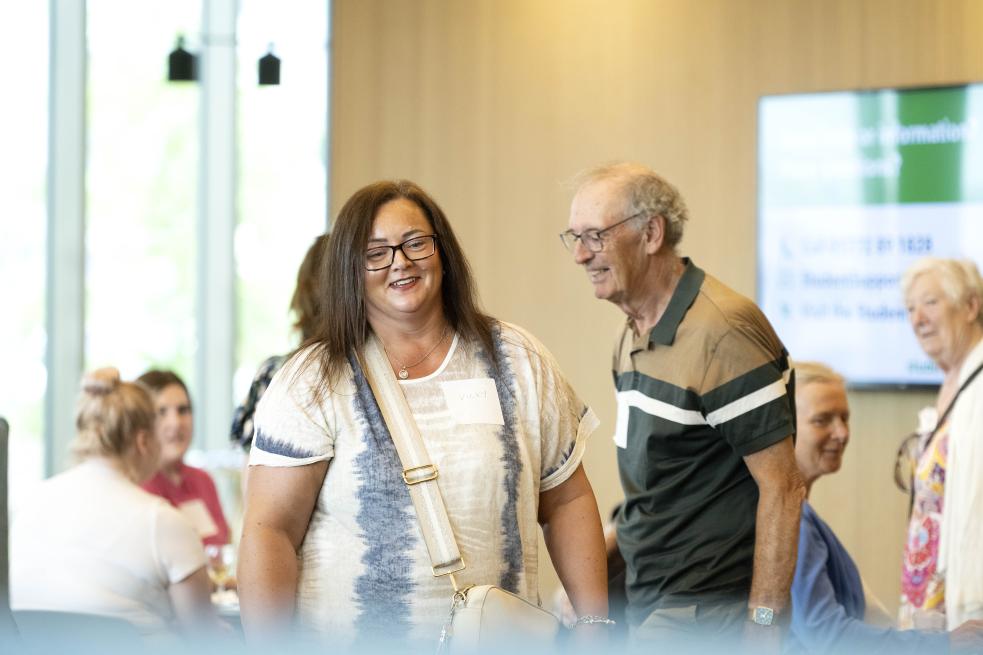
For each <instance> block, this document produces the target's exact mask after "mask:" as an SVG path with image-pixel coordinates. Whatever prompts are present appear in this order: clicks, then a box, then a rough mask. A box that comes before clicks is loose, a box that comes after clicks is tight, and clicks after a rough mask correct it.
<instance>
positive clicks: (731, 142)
mask: <svg viewBox="0 0 983 655" xmlns="http://www.w3.org/2000/svg"><path fill="white" fill-rule="evenodd" d="M981 37H983V2H981V1H980V0H824V1H822V2H816V1H815V0H700V1H693V0H418V1H411V0H334V37H333V53H334V59H333V61H334V70H333V75H334V77H333V90H332V92H333V126H332V129H333V150H332V163H333V165H332V180H331V189H332V198H333V202H334V207H333V210H334V211H337V209H338V208H339V207H340V206H341V203H343V202H344V200H345V199H346V198H347V197H348V195H350V194H351V193H352V192H353V191H354V190H355V189H357V188H359V187H360V186H362V185H363V184H366V183H368V182H370V181H373V180H375V179H379V178H385V177H406V178H410V179H413V180H415V181H417V182H419V183H421V184H422V185H423V186H424V187H425V188H427V189H428V190H429V191H430V192H431V193H433V195H434V196H435V197H436V198H437V199H438V201H439V202H440V203H441V204H442V206H443V207H444V209H445V210H446V211H447V213H448V215H449V216H450V217H451V219H452V221H453V222H454V224H455V226H456V229H457V230H458V233H459V236H460V237H461V240H462V242H463V244H464V246H465V248H466V250H467V252H468V254H469V256H470V258H471V262H472V265H473V266H474V268H475V271H476V274H477V277H478V281H479V287H480V290H481V293H482V297H483V300H484V303H485V306H486V307H487V308H488V309H489V310H490V311H491V312H492V313H493V314H495V315H497V316H499V317H501V318H503V319H506V320H511V321H515V322H517V323H519V324H521V325H523V326H525V327H527V328H529V329H530V330H532V331H533V332H534V333H535V334H537V335H538V336H539V337H540V338H541V339H542V340H543V341H544V342H545V343H546V344H547V345H548V346H549V347H550V348H551V349H552V350H553V351H554V353H555V354H556V355H557V357H558V358H559V360H560V362H561V364H562V365H563V367H564V369H565V370H566V372H567V374H568V375H569V377H570V378H571V380H572V381H573V383H574V385H575V386H576V388H577V389H578V390H579V391H580V392H581V394H582V395H583V396H584V397H585V398H586V399H587V400H588V402H590V403H591V404H592V406H594V408H595V409H596V411H597V412H598V414H599V416H600V417H601V419H602V422H603V425H602V428H601V430H600V431H599V432H598V433H597V434H596V435H595V436H594V438H593V440H592V443H591V444H590V446H589V449H588V454H587V468H588V472H589V474H590V475H591V478H592V481H593V483H594V485H595V488H596V491H597V495H598V499H599V503H600V505H601V508H602V512H606V510H607V508H609V507H610V506H611V505H612V504H613V503H614V502H616V501H617V499H618V498H619V496H620V490H619V486H618V480H617V473H616V468H615V465H614V447H613V445H612V444H611V441H610V438H609V437H610V433H611V431H612V429H613V418H614V412H613V393H612V390H611V387H610V373H609V366H610V352H609V351H610V347H611V343H612V339H613V334H614V330H615V329H616V327H617V326H618V325H619V324H620V323H621V320H622V317H621V315H620V314H619V312H618V311H617V310H616V309H615V308H614V307H613V306H607V305H605V304H603V303H599V302H598V301H596V300H594V299H593V297H592V295H591V292H590V288H589V285H588V284H587V282H586V279H585V276H584V274H583V273H582V272H581V271H580V270H578V269H577V268H576V267H575V266H574V265H573V264H572V262H571V261H570V259H569V256H568V255H567V254H566V253H565V252H564V251H563V249H562V247H561V246H560V243H559V240H558V239H557V237H556V235H557V233H558V232H559V231H560V230H561V229H563V227H564V225H565V222H566V215H567V210H568V204H569V200H570V192H569V190H568V189H567V188H566V187H565V186H564V182H565V181H566V180H569V179H570V177H571V176H573V175H574V174H575V173H577V172H578V171H580V170H582V169H584V168H586V167H589V166H592V165H595V164H597V163H600V162H604V161H610V160H615V159H633V160H638V161H641V162H643V163H646V164H648V165H650V166H652V167H654V168H656V169H657V170H659V171H660V172H662V173H663V174H665V175H666V176H667V177H668V178H669V179H670V180H672V181H673V182H674V183H675V184H676V185H677V186H678V187H679V188H680V189H681V190H682V192H683V193H684V195H685V196H686V198H687V201H688V203H689V205H690V209H691V213H692V221H691V224H690V225H689V226H688V228H687V233H686V237H685V238H684V240H683V243H682V251H683V252H684V253H685V254H688V255H691V256H692V257H694V259H695V260H696V261H697V263H699V264H700V265H701V266H703V267H705V268H707V269H708V270H710V271H711V272H713V273H714V274H715V275H716V276H717V277H719V278H721V279H722V280H724V281H725V282H727V283H729V284H730V285H731V286H733V287H734V288H736V289H738V290H739V291H741V292H743V293H746V294H748V295H751V296H753V295H754V290H755V289H754V284H755V265H754V257H755V240H756V231H755V226H756V220H755V211H756V196H755V184H756V165H757V164H756V116H757V103H758V99H759V98H760V96H762V95H766V94H775V93H792V92H808V91H820V90H834V89H854V88H874V87H883V86H893V85H904V86H913V85H932V84H942V83H952V82H963V81H972V80H979V79H981V78H983V38H981ZM794 354H795V353H793V356H794ZM850 399H851V403H852V405H853V407H852V409H853V414H854V417H855V418H854V422H853V423H854V429H853V432H854V434H853V441H852V444H851V446H850V448H849V451H848V454H847V459H846V464H845V466H844V470H843V471H842V472H841V473H840V474H839V475H837V476H836V477H833V478H830V479H828V480H822V481H820V482H819V483H817V485H816V488H815V489H814V491H813V502H814V504H815V506H816V507H817V509H818V510H819V512H820V513H821V514H822V515H823V516H824V517H826V518H827V520H828V521H829V522H830V523H831V524H832V525H833V527H834V528H835V529H836V530H837V532H838V533H839V534H840V536H841V537H842V539H843V541H844V543H845V544H846V545H847V547H848V548H849V549H850V551H851V552H852V553H853V555H854V557H855V559H856V560H857V562H858V564H859V566H860V568H861V571H862V572H863V574H864V576H865V578H867V580H868V582H870V583H871V585H872V586H873V588H874V589H875V590H876V591H877V592H878V593H879V595H880V596H881V597H882V599H883V600H884V601H885V603H886V604H887V605H888V606H889V607H890V608H894V607H896V606H897V596H898V589H899V584H898V577H899V563H900V548H901V544H902V540H903V532H904V527H905V499H904V497H903V496H902V495H901V494H900V493H898V492H897V491H895V490H894V488H893V485H892V483H891V467H892V465H893V456H894V451H895V447H896V444H897V442H898V441H899V439H900V438H901V437H902V436H903V435H904V434H907V433H908V432H909V431H910V430H911V428H912V426H913V423H914V414H915V412H916V410H917V408H918V407H920V406H921V405H923V404H925V403H926V402H928V401H929V400H930V399H931V396H930V395H929V394H924V393H922V394H912V393H888V392H883V393H872V392H855V393H851V396H850ZM554 584H555V581H554V580H552V579H547V580H545V581H544V585H543V586H544V593H548V592H549V590H550V588H551V586H552V585H554Z"/></svg>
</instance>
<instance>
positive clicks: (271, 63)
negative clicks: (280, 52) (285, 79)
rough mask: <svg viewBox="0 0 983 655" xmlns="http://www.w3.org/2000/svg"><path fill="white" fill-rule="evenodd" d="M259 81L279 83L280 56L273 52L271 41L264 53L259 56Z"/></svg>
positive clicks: (262, 82)
mask: <svg viewBox="0 0 983 655" xmlns="http://www.w3.org/2000/svg"><path fill="white" fill-rule="evenodd" d="M259 83H260V84H279V83H280V58H279V57H277V56H276V55H275V54H273V44H272V43H271V44H270V47H269V49H268V50H267V52H266V54H265V55H263V56H262V57H260V58H259Z"/></svg>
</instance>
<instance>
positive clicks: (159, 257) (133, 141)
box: [0, 0, 330, 513]
mask: <svg viewBox="0 0 983 655" xmlns="http://www.w3.org/2000/svg"><path fill="white" fill-rule="evenodd" d="M207 2H209V0H172V2H167V3H146V2H139V3H133V2H130V1H129V0H88V2H87V3H86V12H87V16H86V39H87V54H88V62H87V71H86V75H87V80H86V81H87V91H86V98H87V107H86V115H87V120H86V128H85V129H86V169H85V176H86V179H85V237H84V240H85V244H84V246H85V270H84V271H79V275H80V276H81V275H84V294H85V298H84V303H85V305H84V313H85V317H84V325H78V326H74V328H75V329H77V330H79V332H78V334H81V335H84V362H83V369H84V370H90V369H92V368H95V367H99V366H107V365H112V366H116V367H118V368H119V369H120V371H121V373H122V375H123V377H124V378H128V379H132V378H133V377H135V376H137V375H139V374H140V373H141V372H143V371H144V370H146V369H147V368H150V367H162V368H170V369H174V370H175V371H177V372H178V373H179V374H180V375H181V376H182V377H184V379H185V381H186V382H187V384H188V385H189V387H190V390H191V394H192V396H193V397H195V396H196V395H197V394H196V389H195V385H196V379H195V376H196V370H195V364H196V360H197V357H198V355H199V353H198V352H197V348H198V342H199V338H200V337H199V335H198V334H197V330H198V329H199V326H198V324H197V322H196V321H197V316H196V296H197V292H198V284H199V283H200V276H201V274H202V272H201V271H200V270H198V266H199V263H198V257H197V239H198V234H199V227H200V226H199V221H200V220H202V218H201V217H200V213H201V212H200V209H199V207H200V204H201V202H200V193H201V192H202V191H204V192H207V190H201V189H199V179H200V174H201V173H200V168H201V165H200V157H201V153H200V150H201V143H202V134H201V128H200V126H201V113H202V109H201V102H202V88H201V82H200V81H199V82H197V83H195V82H191V83H171V82H168V81H167V80H166V75H167V70H166V66H167V55H168V53H169V52H170V51H171V50H172V49H173V48H174V46H175V40H176V37H177V35H179V34H184V35H185V36H186V37H187V38H186V45H185V48H186V49H188V50H189V51H195V49H196V48H197V47H200V40H201V38H202V36H201V24H202V14H203V5H204V4H205V3H207ZM49 6H50V5H49V3H47V2H41V3H27V4H23V3H15V4H14V6H13V7H8V6H6V5H4V6H3V7H2V8H0V20H2V19H3V18H7V19H8V20H7V23H8V24H17V25H18V26H19V27H18V29H17V30H14V31H13V32H11V34H10V38H11V39H14V43H13V47H14V48H15V49H16V50H17V52H18V53H19V57H21V58H22V63H23V65H22V66H19V67H14V68H13V69H12V70H11V74H16V75H17V79H16V80H13V84H14V88H18V89H19V92H18V96H19V97H20V98H22V99H21V100H19V102H18V103H10V104H8V105H7V106H5V107H4V109H3V112H4V116H5V117H8V120H5V121H4V127H3V128H2V129H3V130H4V133H5V143H7V144H10V145H11V147H10V148H9V149H8V151H7V154H5V155H4V156H3V158H2V159H0V162H2V164H0V165H2V166H3V170H2V171H0V174H2V175H3V176H4V179H7V180H10V181H12V184H11V185H10V187H9V188H10V191H9V192H8V193H7V194H6V198H5V199H6V200H7V201H8V213H7V216H8V218H6V219H3V220H2V222H0V248H2V256H0V275H2V276H3V277H2V279H4V280H8V281H13V280H16V283H15V284H4V291H3V300H4V305H5V307H6V309H7V310H8V312H9V313H7V317H8V318H6V319H5V320H3V321H0V340H2V343H3V344H4V345H3V349H4V350H3V352H4V358H3V359H4V363H5V364H6V365H7V366H9V368H8V369H7V370H9V371H16V374H10V375H7V376H3V378H2V379H0V416H4V417H5V418H7V419H8V420H9V421H10V423H11V427H12V446H11V461H12V463H13V466H12V467H11V471H12V475H11V498H12V502H15V500H16V496H17V494H18V493H19V490H20V491H21V492H24V493H26V491H25V490H27V489H28V488H29V487H30V486H32V485H33V484H34V483H36V482H37V481H38V480H40V479H41V478H42V477H43V475H44V470H43V468H44V466H43V461H44V448H45V446H44V436H43V435H44V430H45V416H44V398H45V389H46V385H47V379H46V376H47V372H46V369H45V338H46V337H45V295H46V280H45V270H46V268H45V267H46V261H45V257H46V256H47V252H46V238H47V235H46V211H47V209H46V198H45V193H46V168H47V159H46V156H47V151H48V149H47V145H46V144H47V138H48V132H47V128H48V124H47V121H46V120H44V118H43V117H44V116H46V115H47V110H48V104H47V103H48V94H47V89H48V83H49V82H48V79H49V78H48V52H49V43H48V35H49V11H48V8H49ZM15 11H16V14H15V13H14V12H15ZM329 13H330V2H327V1H325V0H303V1H302V2H296V3H290V5H288V6H284V5H282V4H278V3H275V2H273V1H272V0H239V2H238V22H237V30H238V34H237V39H236V41H237V43H236V49H237V62H236V66H237V80H236V88H237V98H236V102H237V118H236V121H237V123H236V124H237V133H236V140H237V142H236V148H235V153H234V154H233V153H230V157H229V162H228V165H229V166H235V167H236V172H237V180H236V198H235V203H236V210H237V219H236V220H237V223H236V228H235V232H234V234H229V237H228V238H229V239H232V240H233V244H234V252H235V270H234V271H229V274H230V275H233V276H234V280H235V295H236V298H235V306H236V317H235V339H234V341H233V342H231V343H229V344H228V347H229V349H230V352H231V354H232V356H233V358H234V367H235V375H234V376H233V377H234V379H230V380H228V381H227V384H228V385H229V386H230V388H231V390H232V398H233V400H234V401H235V402H238V401H240V400H241V399H242V397H243V396H244V395H245V392H246V390H247V389H248V386H249V382H250V380H251V378H252V376H253V374H254V373H255V371H256V368H257V367H258V365H259V364H260V362H261V361H262V360H263V359H265V358H266V357H268V356H270V355H274V354H281V353H285V352H287V351H289V350H290V349H291V348H293V347H295V346H296V345H297V338H296V335H295V334H293V333H292V330H291V327H290V326H291V324H292V322H293V317H292V316H291V315H290V314H289V312H288V307H289V302H290V297H291V294H292V293H293V288H294V283H295V279H296V272H297V268H298V267H299V265H300V262H301V259H302V258H303V255H304V253H305V252H306V250H307V248H308V246H309V245H310V243H311V242H312V241H313V239H314V238H315V237H316V236H317V235H318V234H320V233H322V232H323V231H324V230H325V228H326V226H327V220H326V214H327V210H326V207H327V143H328V132H327V124H328V119H327V112H328V104H327V103H328V74H329V73H328V70H329V68H328V66H329V62H328V51H327V44H328V31H329V25H328V20H329V19H328V16H329ZM6 14H10V15H9V16H8V15H6ZM270 43H273V51H274V53H275V54H276V55H277V56H279V57H280V58H281V59H282V62H283V63H282V67H281V84H280V85H278V86H264V87H261V86H259V85H258V84H257V60H258V59H259V57H261V56H263V55H264V54H266V52H267V50H268V47H269V45H270ZM39 117H40V118H39ZM55 311H56V312H57V308H56V309H55ZM56 318H57V317H56ZM197 409H200V408H199V407H196V410H197ZM232 409H233V407H232V406H229V407H223V408H219V410H218V411H220V412H224V413H226V414H227V415H228V417H229V420H230V421H231V414H232ZM204 436H205V435H198V434H196V435H195V445H196V447H200V446H201V445H203V444H208V445H209V446H211V447H212V448H213V449H216V448H217V449H219V450H220V451H224V453H225V454H226V455H228V454H230V453H231V452H232V451H231V447H229V446H227V445H226V444H227V443H228V441H227V434H222V435H208V439H207V440H203V437H204ZM216 454H217V455H222V454H223V453H222V452H219V453H216ZM208 455H209V453H201V452H198V453H189V462H191V463H193V464H204V465H206V466H210V465H215V466H226V465H227V464H228V462H230V461H232V460H231V459H230V458H228V457H225V458H223V457H221V456H219V457H217V458H211V459H209V457H208ZM217 482H218V483H219V485H220V491H221V487H222V486H223V484H222V481H221V480H217ZM224 495H225V494H223V496H224ZM230 510H232V511H234V508H227V513H228V512H229V511H230Z"/></svg>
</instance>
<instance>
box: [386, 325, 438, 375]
mask: <svg viewBox="0 0 983 655" xmlns="http://www.w3.org/2000/svg"><path fill="white" fill-rule="evenodd" d="M446 336H447V326H446V325H445V326H444V331H443V332H441V333H440V339H438V340H437V343H435V344H434V345H433V348H431V349H430V350H428V351H427V354H426V355H424V356H423V357H421V358H420V359H418V360H417V361H415V362H413V363H412V364H403V363H402V362H401V361H399V360H398V359H396V358H395V357H393V355H392V354H391V353H390V352H389V349H388V348H386V342H385V341H383V342H382V349H383V350H385V351H386V355H388V356H389V357H390V358H392V359H394V360H396V363H397V364H399V372H398V373H396V375H398V376H399V379H400V380H405V379H406V378H408V377H410V372H409V371H408V370H407V369H411V368H413V367H414V366H419V365H420V364H422V363H423V362H424V360H426V359H427V357H429V356H430V355H432V354H433V351H435V350H437V346H439V345H440V344H442V343H443V342H444V337H446ZM379 341H382V339H379Z"/></svg>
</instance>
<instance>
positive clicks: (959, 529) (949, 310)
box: [899, 258, 983, 629]
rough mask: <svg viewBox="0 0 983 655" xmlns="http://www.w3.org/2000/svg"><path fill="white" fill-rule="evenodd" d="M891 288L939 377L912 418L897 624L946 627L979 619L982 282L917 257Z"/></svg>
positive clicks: (957, 264) (975, 273)
mask: <svg viewBox="0 0 983 655" xmlns="http://www.w3.org/2000/svg"><path fill="white" fill-rule="evenodd" d="M901 285H902V291H903V293H904V298H905V303H906V306H907V309H908V318H909V321H910V323H911V327H912V329H913V330H914V332H915V337H916V338H917V339H918V343H919V345H920V346H921V348H922V350H923V351H924V352H925V354H926V355H928V356H929V357H930V358H931V359H932V361H934V362H935V363H936V364H937V365H938V367H939V368H940V369H942V373H943V376H944V377H943V381H942V387H941V388H940V389H939V394H938V397H937V399H936V402H935V405H934V407H930V408H927V409H925V410H923V411H922V413H921V416H920V419H921V420H920V423H921V426H920V427H919V433H920V434H921V438H920V439H919V442H918V448H917V452H916V453H915V456H914V458H913V466H912V471H911V477H912V484H911V487H912V488H911V493H912V505H911V518H910V523H909V525H908V539H907V543H906V544H905V549H904V560H903V563H902V577H901V610H900V616H899V623H900V625H901V627H903V628H908V627H921V626H926V627H927V626H933V627H940V628H941V627H948V628H949V629H952V628H953V627H954V626H957V625H959V624H961V623H962V622H964V621H966V620H968V619H981V618H983V376H979V375H978V373H979V372H980V369H981V367H983V309H981V308H983V279H981V278H980V273H979V270H978V269H977V268H976V265H975V264H973V263H972V262H970V261H968V260H954V259H935V258H926V259H922V260H919V261H917V262H915V264H914V265H912V266H911V268H909V269H908V271H906V272H905V274H904V276H903V277H902V280H901Z"/></svg>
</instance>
